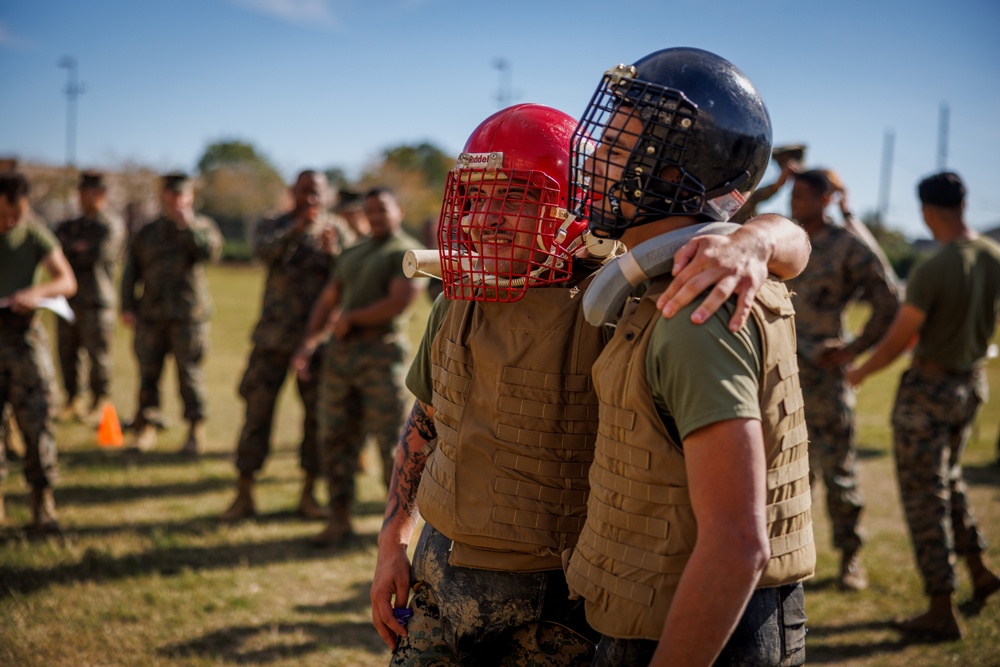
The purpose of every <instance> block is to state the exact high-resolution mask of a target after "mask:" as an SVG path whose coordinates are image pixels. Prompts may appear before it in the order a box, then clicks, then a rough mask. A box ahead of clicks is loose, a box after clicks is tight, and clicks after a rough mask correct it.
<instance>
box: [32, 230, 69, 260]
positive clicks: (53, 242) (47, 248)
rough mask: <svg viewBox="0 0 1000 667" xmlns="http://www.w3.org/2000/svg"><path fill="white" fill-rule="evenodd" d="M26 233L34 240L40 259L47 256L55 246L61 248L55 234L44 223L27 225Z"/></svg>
mask: <svg viewBox="0 0 1000 667" xmlns="http://www.w3.org/2000/svg"><path fill="white" fill-rule="evenodd" d="M28 234H29V235H30V236H31V238H32V240H33V241H34V245H35V247H36V248H37V249H38V260H39V261H41V260H43V259H45V258H46V257H48V256H49V253H50V252H52V251H53V250H55V249H56V248H61V247H62V246H61V245H60V244H59V240H58V239H57V238H56V235H55V234H53V233H52V232H51V231H49V228H48V227H45V226H44V225H28Z"/></svg>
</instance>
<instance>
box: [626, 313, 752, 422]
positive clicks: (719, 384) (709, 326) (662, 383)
mask: <svg viewBox="0 0 1000 667" xmlns="http://www.w3.org/2000/svg"><path fill="white" fill-rule="evenodd" d="M701 301H702V298H697V299H695V300H694V302H693V303H691V304H689V305H688V306H686V307H685V308H683V309H681V310H680V311H679V312H678V313H677V314H676V315H674V316H673V317H672V318H670V319H669V320H668V319H663V318H662V317H660V318H659V321H657V323H656V324H655V325H654V327H655V328H654V329H653V333H652V336H651V338H650V341H649V348H648V349H647V351H646V378H647V380H648V381H649V387H650V392H651V393H652V396H653V402H654V403H655V404H656V408H657V410H658V411H659V412H660V416H661V418H662V419H663V421H664V424H665V425H666V426H667V429H668V430H670V431H672V432H673V435H674V436H675V437H677V435H679V436H680V438H681V439H682V440H683V439H684V438H686V437H688V436H689V435H690V434H691V433H693V432H695V431H697V430H698V429H700V428H703V427H705V426H709V425H711V424H715V423H717V422H721V421H726V420H729V419H758V420H759V419H760V399H759V394H758V389H759V385H760V369H761V359H762V349H763V348H762V345H761V336H760V330H759V329H758V327H757V324H756V322H755V321H754V320H753V319H752V318H751V319H750V321H749V322H748V323H747V324H746V325H745V326H744V327H743V328H742V329H740V330H739V331H737V332H736V333H733V332H732V331H730V330H729V319H730V318H731V317H732V315H733V311H734V310H735V307H736V302H735V300H734V299H730V300H729V301H727V302H726V303H725V304H724V305H723V307H722V308H720V309H719V310H718V311H716V313H715V314H714V315H712V317H710V318H709V319H708V321H706V322H705V323H703V324H700V325H696V324H692V323H691V313H692V312H693V311H694V309H695V308H697V307H698V305H699V304H700V303H701ZM657 317H659V315H657ZM674 425H675V426H674ZM675 427H676V428H675Z"/></svg>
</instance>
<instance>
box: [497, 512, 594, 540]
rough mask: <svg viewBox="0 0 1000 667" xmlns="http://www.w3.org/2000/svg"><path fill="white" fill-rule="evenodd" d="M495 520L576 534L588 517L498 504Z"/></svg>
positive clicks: (547, 530) (553, 531)
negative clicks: (555, 513)
mask: <svg viewBox="0 0 1000 667" xmlns="http://www.w3.org/2000/svg"><path fill="white" fill-rule="evenodd" d="M493 520H494V521H496V522H497V523H506V524H510V525H512V526H523V527H525V528H533V529H535V530H541V531H544V532H546V533H550V534H551V533H572V534H574V535H576V534H577V533H579V532H580V530H582V529H583V522H584V521H585V520H586V517H582V516H556V515H552V514H542V513H540V512H532V511H530V510H524V509H516V508H514V507H503V506H499V505H498V506H496V507H494V508H493Z"/></svg>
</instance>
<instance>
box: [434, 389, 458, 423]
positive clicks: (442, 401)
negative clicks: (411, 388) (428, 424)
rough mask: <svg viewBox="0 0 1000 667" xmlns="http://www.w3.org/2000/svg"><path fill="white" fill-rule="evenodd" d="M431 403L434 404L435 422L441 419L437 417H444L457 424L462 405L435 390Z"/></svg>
mask: <svg viewBox="0 0 1000 667" xmlns="http://www.w3.org/2000/svg"><path fill="white" fill-rule="evenodd" d="M432 405H433V406H434V421H436V422H439V421H441V419H440V418H439V417H446V418H448V419H450V420H451V421H453V422H455V423H456V424H457V423H458V421H459V420H460V419H461V418H462V408H463V406H461V405H457V404H455V403H454V402H452V400H451V399H449V398H447V397H445V396H443V395H441V394H439V393H438V392H436V391H435V392H434V398H433V399H432Z"/></svg>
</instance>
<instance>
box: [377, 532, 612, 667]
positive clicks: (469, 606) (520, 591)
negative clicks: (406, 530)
mask: <svg viewBox="0 0 1000 667" xmlns="http://www.w3.org/2000/svg"><path fill="white" fill-rule="evenodd" d="M450 549H451V540H450V539H448V538H447V537H446V536H445V535H443V534H442V533H440V532H439V531H437V530H435V529H434V528H433V527H432V526H431V525H430V524H428V525H426V526H425V527H424V530H423V531H422V532H421V534H420V540H419V542H418V543H417V550H416V552H415V554H414V560H413V580H414V581H415V582H417V583H416V584H415V585H414V587H413V593H412V594H411V596H410V601H409V605H410V608H411V609H412V610H413V617H412V618H411V619H410V620H409V622H408V623H407V626H406V629H407V636H406V637H403V638H400V641H399V646H398V648H397V649H396V651H395V652H394V653H393V655H392V659H391V661H390V662H389V664H390V665H392V667H417V666H419V665H487V664H504V665H508V664H510V665H534V664H544V665H553V666H554V665H587V664H590V659H591V657H593V645H594V642H595V641H596V639H597V635H596V634H595V633H594V632H593V630H591V629H590V627H589V626H588V625H587V621H586V618H585V616H584V608H583V603H582V601H575V602H571V601H570V600H569V590H568V589H567V588H566V579H565V577H564V576H563V573H562V571H561V570H547V571H543V572H518V571H505V570H483V569H473V568H466V567H457V566H453V565H451V564H449V563H448V554H449V551H450ZM434 589H437V590H439V591H441V592H443V593H444V595H442V596H441V599H440V600H438V599H437V598H436V597H435V595H434ZM470 591H474V592H475V593H474V594H473V595H470V594H469V593H470ZM456 619H460V621H461V622H460V623H456V622H455V621H456ZM490 656H492V657H493V658H494V660H495V662H494V663H490V662H486V660H487V659H488V657H490ZM542 660H544V662H542Z"/></svg>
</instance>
